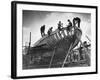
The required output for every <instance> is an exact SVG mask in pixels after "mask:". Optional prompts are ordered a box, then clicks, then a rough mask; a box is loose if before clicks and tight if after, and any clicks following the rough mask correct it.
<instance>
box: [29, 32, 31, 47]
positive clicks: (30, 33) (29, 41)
mask: <svg viewBox="0 0 100 80" xmlns="http://www.w3.org/2000/svg"><path fill="white" fill-rule="evenodd" d="M30 45H31V32H30V39H29V47H30Z"/></svg>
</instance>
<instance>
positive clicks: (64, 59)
mask: <svg viewBox="0 0 100 80" xmlns="http://www.w3.org/2000/svg"><path fill="white" fill-rule="evenodd" d="M71 48H72V44H71V45H70V48H69V50H68V53H67V54H66V57H65V59H64V62H63V64H62V68H63V67H64V65H65V63H66V60H67V57H68V55H69V53H70V50H71Z"/></svg>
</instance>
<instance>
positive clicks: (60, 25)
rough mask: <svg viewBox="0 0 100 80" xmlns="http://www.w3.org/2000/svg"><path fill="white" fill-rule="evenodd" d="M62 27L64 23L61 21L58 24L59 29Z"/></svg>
mask: <svg viewBox="0 0 100 80" xmlns="http://www.w3.org/2000/svg"><path fill="white" fill-rule="evenodd" d="M62 27H63V23H61V21H59V23H58V29H59V30H61V29H62Z"/></svg>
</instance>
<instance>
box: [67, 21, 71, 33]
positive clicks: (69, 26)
mask: <svg viewBox="0 0 100 80" xmlns="http://www.w3.org/2000/svg"><path fill="white" fill-rule="evenodd" d="M71 29H72V23H71V21H70V20H69V19H68V25H67V31H68V34H69V32H71Z"/></svg>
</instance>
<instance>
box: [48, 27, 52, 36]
mask: <svg viewBox="0 0 100 80" xmlns="http://www.w3.org/2000/svg"><path fill="white" fill-rule="evenodd" d="M52 29H53V27H50V28H49V30H48V35H50V34H51V33H52Z"/></svg>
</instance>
